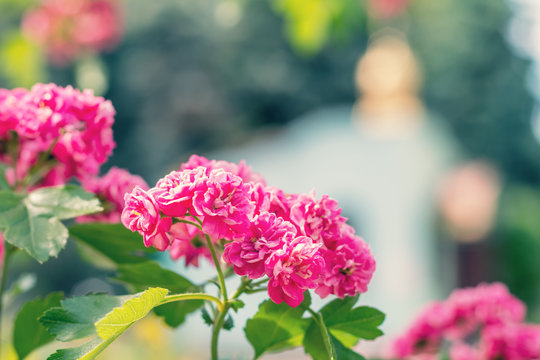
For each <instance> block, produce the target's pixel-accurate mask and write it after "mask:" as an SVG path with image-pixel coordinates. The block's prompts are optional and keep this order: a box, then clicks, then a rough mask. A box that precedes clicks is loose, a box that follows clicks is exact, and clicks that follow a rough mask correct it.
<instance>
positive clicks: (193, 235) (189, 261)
mask: <svg viewBox="0 0 540 360" xmlns="http://www.w3.org/2000/svg"><path fill="white" fill-rule="evenodd" d="M170 234H171V235H172V237H173V241H172V243H171V246H170V248H169V253H170V255H171V258H173V260H177V259H179V258H181V257H182V258H184V259H185V262H186V266H189V265H193V266H199V258H200V257H201V256H203V257H205V258H207V259H209V260H211V259H212V255H211V253H210V249H208V247H207V246H206V239H205V238H204V233H203V232H202V231H200V230H199V229H198V228H196V227H195V226H193V225H189V224H185V223H176V224H174V225H173V226H172V227H171V231H170ZM214 242H215V241H214Z"/></svg>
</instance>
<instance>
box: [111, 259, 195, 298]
mask: <svg viewBox="0 0 540 360" xmlns="http://www.w3.org/2000/svg"><path fill="white" fill-rule="evenodd" d="M117 279H118V280H120V281H122V282H124V283H127V284H130V285H132V286H133V287H134V288H135V289H136V290H141V289H146V288H148V287H150V286H154V287H166V288H167V289H169V290H170V291H171V293H173V294H182V293H185V292H188V291H193V290H197V286H195V285H194V284H193V283H192V282H191V281H189V280H188V279H186V278H184V277H183V276H181V275H179V274H177V273H175V272H174V271H171V270H167V269H164V268H162V267H161V266H159V264H158V263H156V262H154V261H146V262H144V263H139V264H124V265H120V266H118V276H117Z"/></svg>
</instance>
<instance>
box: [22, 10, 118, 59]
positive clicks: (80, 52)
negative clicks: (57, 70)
mask: <svg viewBox="0 0 540 360" xmlns="http://www.w3.org/2000/svg"><path fill="white" fill-rule="evenodd" d="M22 29H23V32H24V33H25V34H26V35H27V36H28V38H30V39H31V40H33V41H34V42H35V43H37V44H39V45H42V46H43V47H44V48H45V49H46V51H47V54H48V56H49V58H50V59H51V61H53V62H55V63H57V64H64V63H67V62H70V61H71V60H73V59H75V58H77V57H81V56H84V55H85V54H87V53H94V52H102V51H104V50H110V49H111V48H113V47H114V46H115V45H116V44H117V43H118V41H119V40H120V38H121V36H122V32H123V21H122V17H121V10H120V4H119V1H118V0H42V2H41V4H39V5H38V6H37V7H35V8H32V9H30V10H28V11H27V12H26V14H25V15H24V17H23V21H22Z"/></svg>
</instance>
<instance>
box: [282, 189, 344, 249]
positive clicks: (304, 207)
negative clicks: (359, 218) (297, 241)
mask: <svg viewBox="0 0 540 360" xmlns="http://www.w3.org/2000/svg"><path fill="white" fill-rule="evenodd" d="M340 214H341V209H340V208H339V207H338V203H337V201H335V200H334V199H331V198H329V197H328V196H327V195H323V196H322V198H321V199H320V200H316V199H315V195H314V194H310V195H305V194H301V195H298V196H297V197H296V198H295V199H294V200H293V203H292V206H291V210H290V221H291V222H292V223H293V224H295V225H296V226H297V227H298V233H299V234H304V235H306V236H309V237H311V238H312V239H313V240H314V241H315V242H319V243H323V244H325V245H326V247H328V248H330V249H333V248H334V246H335V244H334V242H335V241H336V240H337V239H338V238H339V237H340V236H341V234H340V231H341V225H342V224H344V223H345V221H346V220H347V219H346V218H344V217H343V216H341V215H340Z"/></svg>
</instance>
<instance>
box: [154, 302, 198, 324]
mask: <svg viewBox="0 0 540 360" xmlns="http://www.w3.org/2000/svg"><path fill="white" fill-rule="evenodd" d="M203 305H204V301H202V300H184V301H176V302H173V303H169V304H164V305H160V306H158V307H156V308H155V309H154V313H155V314H156V315H157V316H160V317H162V318H163V321H165V324H167V325H168V326H170V327H172V328H175V327H178V326H180V325H182V324H183V323H184V321H186V316H187V315H189V314H191V313H193V312H195V311H197V310H198V309H200V308H201V307H202V306H203Z"/></svg>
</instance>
